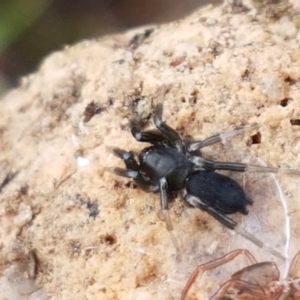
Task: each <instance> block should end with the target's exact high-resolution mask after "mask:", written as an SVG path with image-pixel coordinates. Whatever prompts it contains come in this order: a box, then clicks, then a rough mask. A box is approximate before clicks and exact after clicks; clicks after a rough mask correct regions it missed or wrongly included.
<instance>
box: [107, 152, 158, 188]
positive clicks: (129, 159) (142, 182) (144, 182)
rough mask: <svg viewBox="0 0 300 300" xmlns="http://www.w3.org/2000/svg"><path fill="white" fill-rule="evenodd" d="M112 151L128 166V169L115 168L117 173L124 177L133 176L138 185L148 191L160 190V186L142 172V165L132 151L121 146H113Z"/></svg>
mask: <svg viewBox="0 0 300 300" xmlns="http://www.w3.org/2000/svg"><path fill="white" fill-rule="evenodd" d="M111 151H112V152H113V154H114V155H115V156H117V157H119V158H121V159H122V160H123V161H124V163H125V165H126V168H127V170H125V169H121V168H114V173H115V174H117V175H119V176H122V177H127V178H132V179H133V180H134V182H135V183H136V184H137V186H138V187H140V188H141V189H142V190H144V191H146V192H153V193H155V192H158V190H159V187H158V186H156V185H154V184H153V183H152V182H151V181H150V179H149V178H148V177H146V176H144V175H143V174H141V173H140V170H139V169H140V166H139V164H138V163H137V161H136V160H135V158H134V156H133V154H132V153H131V152H127V151H125V150H122V149H119V148H111Z"/></svg>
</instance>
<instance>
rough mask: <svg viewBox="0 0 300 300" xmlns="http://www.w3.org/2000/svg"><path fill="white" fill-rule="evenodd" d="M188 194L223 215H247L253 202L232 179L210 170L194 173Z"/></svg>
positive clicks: (190, 178)
mask: <svg viewBox="0 0 300 300" xmlns="http://www.w3.org/2000/svg"><path fill="white" fill-rule="evenodd" d="M186 190H187V192H188V194H190V195H193V196H195V197H197V198H199V199H200V200H201V201H202V202H203V203H205V204H206V205H208V206H210V207H212V208H214V209H215V210H216V211H218V212H220V213H223V214H233V213H236V212H240V213H242V214H247V213H248V210H247V205H249V204H252V201H251V200H250V199H249V198H248V197H247V195H246V193H245V191H244V190H243V188H242V187H241V186H240V185H239V184H238V183H237V182H236V181H235V180H233V179H232V178H230V177H227V176H224V175H222V174H220V173H216V172H213V171H208V170H198V171H195V172H193V173H192V174H191V175H190V176H189V177H188V179H187V184H186Z"/></svg>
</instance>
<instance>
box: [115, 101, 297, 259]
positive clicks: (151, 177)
mask: <svg viewBox="0 0 300 300" xmlns="http://www.w3.org/2000/svg"><path fill="white" fill-rule="evenodd" d="M162 110H163V108H162V104H158V105H156V107H155V109H154V123H155V126H156V127H157V129H158V130H157V131H144V132H142V131H141V129H140V126H139V124H138V122H135V121H133V122H131V133H132V135H133V136H134V138H135V139H136V140H137V141H139V142H148V143H151V144H153V146H150V147H147V148H144V149H143V150H142V151H141V152H140V154H139V163H138V162H137V161H136V159H135V158H134V155H133V153H132V152H127V151H125V150H121V149H119V148H113V149H112V151H113V153H114V154H115V155H116V156H118V157H119V158H121V159H122V160H123V161H124V163H125V165H126V169H121V168H115V169H114V172H115V173H116V174H117V175H120V176H123V177H127V178H132V179H133V180H134V182H135V183H136V184H137V186H138V187H140V188H141V189H143V190H145V191H147V192H154V193H157V192H159V193H160V200H161V209H162V212H163V213H164V216H165V219H166V223H167V228H168V230H171V229H172V224H171V221H170V217H169V213H168V202H169V200H170V198H171V196H172V195H173V193H174V192H176V191H179V190H183V189H184V191H183V197H184V200H185V201H186V202H187V203H188V204H189V205H191V206H193V207H198V208H200V209H202V210H204V211H206V212H208V213H209V214H210V215H212V216H213V217H214V218H216V219H217V220H219V221H220V222H221V223H222V224H224V225H225V226H227V227H228V228H230V229H234V230H236V231H237V232H238V233H239V234H241V235H243V236H244V237H246V238H247V239H249V240H251V241H252V242H253V243H255V244H256V245H258V246H259V247H264V248H265V249H266V250H267V251H269V252H271V253H272V254H274V255H276V256H278V257H280V258H283V257H282V255H281V254H279V253H278V252H276V251H275V250H273V249H271V248H269V247H267V246H266V245H264V244H263V243H262V241H260V240H258V239H257V238H255V237H254V236H252V235H251V234H250V233H248V232H246V231H245V230H244V229H242V228H241V227H240V226H238V224H237V223H236V222H235V221H233V220H232V219H230V218H229V217H227V216H226V215H227V214H233V213H237V212H240V213H242V214H245V215H246V214H247V213H248V210H247V205H249V204H252V200H251V199H249V198H248V197H247V195H246V193H245V191H244V190H243V188H242V187H241V186H240V185H239V184H238V183H237V182H236V181H235V180H233V179H232V178H230V177H227V176H224V175H222V174H219V173H216V172H215V170H231V171H237V172H245V171H256V172H278V170H279V169H278V168H270V167H263V166H254V165H247V164H243V163H231V162H218V161H211V160H207V159H205V158H203V157H202V156H201V154H200V151H199V149H201V148H203V147H206V146H209V145H212V144H215V143H218V142H220V141H222V140H224V139H225V138H227V137H231V136H234V135H237V134H239V133H241V132H243V131H245V130H249V129H253V128H255V127H253V126H246V127H243V128H235V129H233V130H232V131H228V132H224V133H221V134H217V135H214V136H212V137H209V138H207V139H205V140H203V141H197V142H194V141H191V140H188V139H182V138H181V137H180V136H179V134H178V133H177V132H176V131H175V130H174V129H173V128H171V127H170V126H168V125H167V124H166V123H164V122H163V121H162ZM281 170H284V171H285V172H288V173H297V174H300V172H299V171H296V170H291V169H281ZM172 238H173V237H172ZM174 240H175V239H174V238H173V242H174ZM175 244H176V242H175Z"/></svg>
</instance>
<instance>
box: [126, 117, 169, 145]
mask: <svg viewBox="0 0 300 300" xmlns="http://www.w3.org/2000/svg"><path fill="white" fill-rule="evenodd" d="M130 128H131V134H132V135H133V137H134V138H135V139H136V140H137V141H138V142H146V143H151V144H153V145H155V144H159V143H162V142H163V141H164V140H165V139H166V138H165V137H164V136H163V135H162V134H161V132H159V131H154V130H148V131H142V130H141V127H140V126H139V124H138V122H137V121H135V120H132V121H131V124H130Z"/></svg>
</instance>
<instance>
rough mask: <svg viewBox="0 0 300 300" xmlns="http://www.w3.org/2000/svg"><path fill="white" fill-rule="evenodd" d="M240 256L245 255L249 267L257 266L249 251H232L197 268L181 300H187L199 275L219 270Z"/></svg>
mask: <svg viewBox="0 0 300 300" xmlns="http://www.w3.org/2000/svg"><path fill="white" fill-rule="evenodd" d="M238 255H245V256H246V258H247V261H248V263H249V265H252V264H256V260H255V258H254V257H253V255H252V254H251V253H250V252H249V251H247V250H244V249H237V250H234V251H231V252H229V253H227V254H225V255H224V256H222V257H220V258H218V259H215V260H213V261H211V262H208V263H205V264H202V265H199V266H197V268H196V269H195V271H194V272H193V273H192V275H191V276H190V278H189V280H188V281H187V283H186V285H185V287H184V289H183V290H182V293H181V300H184V299H185V297H186V295H187V293H188V291H189V289H190V288H191V286H192V284H193V283H194V282H195V280H196V278H197V277H198V276H199V275H202V274H203V273H204V272H205V271H208V270H211V269H214V268H217V267H219V266H221V265H224V264H226V263H228V262H229V261H232V260H233V259H235V258H236V257H237V256H238ZM220 291H221V290H219V291H218V293H217V294H218V295H219V292H220ZM222 295H223V294H222Z"/></svg>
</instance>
